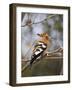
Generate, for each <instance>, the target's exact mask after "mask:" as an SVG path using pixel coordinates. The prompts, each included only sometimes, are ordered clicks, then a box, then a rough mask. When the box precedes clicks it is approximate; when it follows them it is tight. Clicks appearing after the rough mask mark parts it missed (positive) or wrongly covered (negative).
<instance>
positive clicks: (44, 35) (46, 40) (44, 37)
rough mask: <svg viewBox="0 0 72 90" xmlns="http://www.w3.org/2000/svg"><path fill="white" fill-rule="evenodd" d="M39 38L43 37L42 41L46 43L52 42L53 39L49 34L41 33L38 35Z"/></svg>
mask: <svg viewBox="0 0 72 90" xmlns="http://www.w3.org/2000/svg"><path fill="white" fill-rule="evenodd" d="M37 35H38V36H39V37H41V40H42V41H44V42H45V43H48V42H51V37H50V36H49V35H48V34H47V33H41V34H39V33H38V34H37Z"/></svg>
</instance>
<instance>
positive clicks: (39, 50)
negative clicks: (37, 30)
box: [30, 33, 51, 66]
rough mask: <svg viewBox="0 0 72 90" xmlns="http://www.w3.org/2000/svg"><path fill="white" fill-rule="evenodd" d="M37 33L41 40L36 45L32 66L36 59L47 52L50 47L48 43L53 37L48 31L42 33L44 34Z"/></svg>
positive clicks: (31, 61)
mask: <svg viewBox="0 0 72 90" xmlns="http://www.w3.org/2000/svg"><path fill="white" fill-rule="evenodd" d="M37 35H38V36H39V37H40V40H38V41H37V43H36V44H35V46H34V49H33V54H32V56H31V60H30V66H32V63H33V62H34V61H35V60H37V59H40V58H41V57H42V56H43V55H44V54H45V52H46V51H47V49H48V43H49V42H50V40H51V38H50V37H49V35H48V34H47V33H42V34H37Z"/></svg>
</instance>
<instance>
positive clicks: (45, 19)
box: [21, 15, 56, 27]
mask: <svg viewBox="0 0 72 90" xmlns="http://www.w3.org/2000/svg"><path fill="white" fill-rule="evenodd" d="M54 16H56V15H51V16H49V17H48V18H45V19H44V20H42V21H39V22H33V23H28V24H27V23H26V24H25V25H23V26H21V27H25V26H27V25H33V24H39V23H42V22H44V21H47V20H48V19H50V18H52V17H54Z"/></svg>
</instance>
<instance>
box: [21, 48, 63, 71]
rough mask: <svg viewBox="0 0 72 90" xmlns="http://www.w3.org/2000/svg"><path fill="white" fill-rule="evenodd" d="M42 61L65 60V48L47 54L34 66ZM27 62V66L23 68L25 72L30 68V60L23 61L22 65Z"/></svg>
mask: <svg viewBox="0 0 72 90" xmlns="http://www.w3.org/2000/svg"><path fill="white" fill-rule="evenodd" d="M41 59H46V60H52V59H53V60H62V59H63V48H58V49H56V50H54V51H52V52H47V53H46V54H45V55H44V56H42V57H41V58H40V59H38V60H36V61H35V62H34V63H33V64H35V63H36V62H37V61H40V60H41ZM23 62H26V64H25V66H24V67H23V68H22V72H23V70H25V69H26V68H28V67H29V66H30V60H24V59H23V60H22V63H23Z"/></svg>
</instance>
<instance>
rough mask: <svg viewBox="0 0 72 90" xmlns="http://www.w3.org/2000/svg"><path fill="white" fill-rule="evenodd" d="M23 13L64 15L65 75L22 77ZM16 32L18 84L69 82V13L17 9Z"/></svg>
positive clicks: (52, 10) (65, 11) (60, 10)
mask: <svg viewBox="0 0 72 90" xmlns="http://www.w3.org/2000/svg"><path fill="white" fill-rule="evenodd" d="M21 12H25V13H26V12H30V13H32V12H33V13H48V14H63V48H64V59H63V75H58V76H57V75H56V76H39V77H24V78H23V77H21ZM16 20H17V21H16V22H17V25H16V32H17V37H16V41H17V48H16V50H17V51H16V52H17V54H16V57H17V60H16V83H36V82H51V81H66V80H68V11H67V10H64V9H50V8H49V9H48V8H47V9H43V8H42V9H41V8H38V9H37V8H30V7H29V8H28V7H17V8H16Z"/></svg>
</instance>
